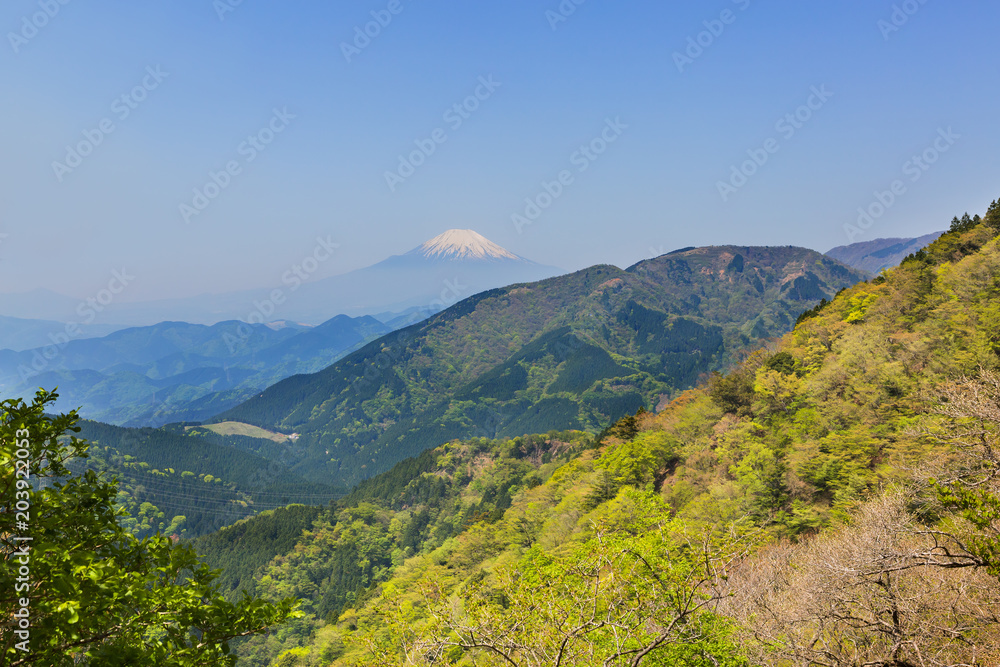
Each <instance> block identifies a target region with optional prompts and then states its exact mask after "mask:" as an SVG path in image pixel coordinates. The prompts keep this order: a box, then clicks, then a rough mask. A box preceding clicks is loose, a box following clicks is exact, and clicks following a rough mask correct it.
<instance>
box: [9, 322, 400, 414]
mask: <svg viewBox="0 0 1000 667" xmlns="http://www.w3.org/2000/svg"><path fill="white" fill-rule="evenodd" d="M391 330H392V329H391V328H390V327H389V326H387V325H385V324H382V323H381V322H379V321H378V320H376V319H374V318H372V317H367V316H366V317H360V318H352V317H347V316H346V315H340V316H337V317H335V318H333V319H332V320H330V321H328V322H325V323H323V324H321V325H320V326H318V327H306V326H302V325H297V324H290V323H286V322H279V323H271V324H270V325H260V324H254V325H248V324H245V323H243V322H221V323H219V324H215V325H213V326H205V325H201V324H189V323H186V322H162V323H160V324H157V325H154V326H150V327H137V328H130V329H125V330H122V331H117V332H115V333H112V334H110V335H108V336H105V337H103V338H95V339H86V340H83V339H75V340H69V341H68V342H66V343H65V344H64V345H54V344H51V345H48V346H46V347H41V348H36V349H32V350H26V351H20V352H16V351H12V350H0V392H2V393H3V395H4V396H5V397H10V396H27V395H30V394H32V393H33V392H34V390H35V388H36V387H39V386H42V387H45V388H47V389H53V388H55V387H58V388H59V394H60V399H59V402H58V403H57V407H58V408H59V409H61V410H66V411H68V410H71V409H73V408H82V410H81V413H82V414H83V415H84V416H85V417H87V418H89V419H94V420H98V421H103V422H108V423H112V424H119V425H134V426H149V425H153V426H156V425H160V424H164V423H166V422H177V421H198V420H201V419H207V418H208V417H211V416H212V415H215V414H218V413H219V412H221V411H223V410H226V409H228V408H230V407H232V406H234V405H237V404H239V403H240V402H242V401H244V400H246V399H247V398H249V397H250V396H253V395H254V394H255V393H257V392H259V391H260V390H261V389H264V388H265V387H267V386H269V385H271V384H274V383H275V382H277V381H279V380H281V379H283V378H286V377H289V376H291V375H295V374H298V373H312V372H316V371H318V370H321V369H323V368H325V367H327V366H329V365H330V364H332V363H333V362H334V361H336V360H337V359H339V358H341V357H342V356H343V355H344V354H346V353H347V352H350V351H351V350H354V349H356V348H358V347H359V346H361V345H362V344H363V343H365V342H367V341H370V340H372V339H373V338H377V337H379V336H381V335H384V334H386V333H388V332H390V331H391Z"/></svg>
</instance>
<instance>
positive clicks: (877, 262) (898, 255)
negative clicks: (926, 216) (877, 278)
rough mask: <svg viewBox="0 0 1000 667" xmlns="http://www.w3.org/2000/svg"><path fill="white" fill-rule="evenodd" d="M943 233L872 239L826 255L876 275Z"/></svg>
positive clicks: (834, 250) (835, 249) (895, 264)
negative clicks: (907, 237) (903, 237)
mask: <svg viewBox="0 0 1000 667" xmlns="http://www.w3.org/2000/svg"><path fill="white" fill-rule="evenodd" d="M942 234H944V232H935V233H933V234H926V235H924V236H921V237H919V238H915V239H874V240H872V241H863V242H861V243H852V244H851V245H842V246H837V247H836V248H834V249H833V250H830V251H828V252H827V253H826V255H827V257H833V258H834V259H835V260H837V261H838V262H843V263H844V264H847V265H848V266H853V267H854V268H856V269H861V270H862V271H867V272H868V273H871V274H877V273H879V272H880V271H882V270H883V269H891V268H892V267H894V266H898V265H899V263H900V262H902V261H903V260H904V259H905V258H906V257H907V256H908V255H910V254H912V253H915V252H916V251H918V250H920V249H921V248H923V247H925V246H927V245H929V244H930V243H932V242H934V241H936V240H937V239H938V237H940V236H941V235H942Z"/></svg>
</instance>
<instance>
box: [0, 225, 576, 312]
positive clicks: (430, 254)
mask: <svg viewBox="0 0 1000 667" xmlns="http://www.w3.org/2000/svg"><path fill="white" fill-rule="evenodd" d="M560 273H563V272H562V271H561V270H560V269H557V268H555V267H551V266H543V265H541V264H537V263H535V262H532V261H530V260H527V259H525V258H523V257H520V256H518V255H515V254H514V253H512V252H510V251H508V250H505V249H504V248H502V247H500V246H499V245H497V244H495V243H493V242H492V241H490V240H488V239H486V238H484V237H483V236H482V235H480V234H478V233H476V232H474V231H472V230H458V229H452V230H449V231H447V232H445V233H443V234H441V235H439V236H437V237H435V238H433V239H431V240H429V241H427V242H426V243H423V244H422V245H420V246H418V247H417V248H414V249H413V250H411V251H410V252H408V253H406V254H403V255H395V256H393V257H389V258H388V259H386V260H384V261H382V262H379V263H378V264H375V265H373V266H369V267H366V268H363V269H359V270H357V271H352V272H350V273H345V274H343V275H339V276H333V277H330V278H324V279H320V280H316V281H310V280H309V279H308V275H306V276H305V277H304V278H303V277H301V276H299V275H296V274H295V273H294V272H291V271H289V272H288V273H287V274H286V275H285V276H283V278H282V280H283V284H282V285H275V286H274V289H275V290H280V291H281V292H282V303H280V304H271V305H265V306H264V307H261V306H258V305H257V304H259V303H261V302H264V301H267V299H268V296H269V294H270V293H271V292H272V291H273V290H272V289H261V290H243V291H239V292H230V293H225V294H204V295H201V296H195V297H189V298H182V299H166V300H159V301H146V302H136V303H113V304H112V305H111V306H110V307H109V308H108V311H107V316H108V317H109V318H111V317H113V318H114V320H115V321H116V322H123V323H127V324H128V325H129V326H149V325H152V324H157V323H159V322H164V321H178V322H191V323H194V324H206V325H213V324H217V323H219V322H225V321H230V320H242V321H247V320H250V321H252V319H251V317H252V316H251V314H254V315H255V316H256V317H258V318H260V319H261V320H262V321H268V320H270V319H282V320H288V321H295V322H301V323H306V324H314V325H315V324H320V323H322V322H326V321H327V320H329V319H330V318H332V317H334V316H335V315H345V314H346V315H350V316H355V317H358V316H362V315H376V314H380V313H399V312H401V311H406V310H407V309H412V308H422V309H428V308H429V309H430V310H432V311H433V312H436V311H439V310H443V309H444V308H447V307H448V306H450V305H451V304H453V303H456V302H458V301H460V300H461V299H464V298H465V297H468V296H472V295H473V294H477V293H479V292H482V291H484V290H487V289H493V288H495V287H502V286H504V285H511V284H514V283H520V282H530V281H534V280H541V279H543V278H549V277H552V276H555V275H559V274H560ZM79 306H80V304H79V301H78V300H75V299H71V298H70V297H67V296H64V295H60V294H56V293H54V292H50V291H47V290H35V291H34V292H31V293H27V294H0V313H2V314H4V315H8V316H11V317H19V318H27V319H50V320H58V321H62V322H73V321H79V320H80V315H79V314H78V312H77V308H78V307H79Z"/></svg>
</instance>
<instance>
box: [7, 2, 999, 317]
mask: <svg viewBox="0 0 1000 667" xmlns="http://www.w3.org/2000/svg"><path fill="white" fill-rule="evenodd" d="M229 3H230V0H218V2H213V0H172V1H171V2H167V1H165V0H152V1H149V2H141V3H129V4H126V3H95V2H84V1H83V0H68V2H67V4H60V3H59V2H58V0H43V1H42V2H41V3H39V2H38V0H35V1H34V2H28V1H22V0H8V2H6V3H4V6H3V8H2V9H0V29H2V32H3V35H4V39H3V43H0V96H2V97H0V100H2V104H0V121H2V122H0V151H2V155H3V158H4V159H3V160H2V162H0V234H5V235H6V236H3V237H0V291H6V292H20V291H26V290H30V289H34V288H37V287H46V288H49V289H53V290H56V291H59V292H63V293H66V294H70V295H73V296H77V297H81V298H82V297H86V296H87V295H90V294H93V293H94V291H95V290H97V289H99V288H101V287H102V286H103V285H106V284H107V282H108V280H109V278H110V277H111V275H112V271H113V270H116V269H117V270H120V269H121V268H123V267H124V268H126V269H128V271H129V272H130V273H131V274H133V275H135V277H136V278H135V280H134V281H133V282H132V283H131V284H130V286H129V288H128V289H127V290H126V293H125V294H123V295H122V297H121V298H122V299H123V300H127V301H131V300H145V299H153V298H161V297H171V296H185V295H192V294H198V293H204V292H224V291H229V290H235V289H241V288H255V287H261V286H267V285H274V284H278V283H279V282H280V276H281V275H282V274H283V273H284V272H285V271H286V270H287V269H288V267H289V266H290V265H292V264H293V263H295V262H297V261H299V260H301V259H302V258H303V257H305V256H308V255H309V254H310V253H311V252H312V250H313V249H314V247H315V245H316V239H317V237H319V236H323V237H324V238H327V237H328V238H332V239H333V240H334V241H336V242H337V243H339V244H340V248H339V253H338V254H337V256H335V257H334V258H333V259H332V260H331V261H329V262H326V263H325V264H324V265H323V266H322V267H321V273H320V275H332V274H336V273H343V272H346V271H349V270H352V269H355V268H359V267H362V266H366V265H369V264H372V263H374V262H376V261H379V260H381V259H384V258H385V257H387V256H389V255H392V254H399V253H402V252H405V251H407V250H409V249H411V248H412V247H414V246H416V245H418V244H419V243H421V242H422V241H424V240H426V239H428V238H430V237H432V236H434V235H436V234H439V233H440V232H442V231H444V230H446V229H449V228H455V227H458V228H472V229H475V230H477V231H479V232H480V233H482V234H484V235H485V236H487V237H489V238H490V239H492V240H493V241H496V242H497V243H499V244H501V245H503V246H505V247H507V248H509V249H510V250H512V251H514V252H516V253H518V254H521V255H524V256H526V257H528V258H530V259H533V260H535V261H538V262H542V263H545V264H552V265H556V266H559V267H562V268H564V269H567V270H574V269H579V268H583V267H585V266H588V265H592V264H596V263H613V264H617V265H619V266H627V265H630V264H632V263H634V262H636V261H638V260H640V259H643V258H645V257H649V256H652V255H654V254H659V253H660V252H667V251H670V250H673V249H675V248H679V247H683V246H689V245H710V244H724V243H734V244H754V245H765V244H772V245H789V244H791V245H802V246H807V247H811V248H815V249H818V250H821V251H825V250H828V249H829V248H831V247H833V246H836V245H841V244H844V243H847V242H848V240H849V237H848V234H847V232H845V228H844V226H845V224H853V223H855V221H856V220H857V218H858V208H859V207H864V208H866V209H870V208H871V206H872V205H873V204H874V203H875V202H877V196H876V193H883V192H886V191H891V188H892V184H893V182H894V181H899V182H900V183H899V184H898V185H901V186H902V188H900V189H899V190H898V191H899V192H902V194H899V195H898V196H894V201H892V203H891V205H888V206H886V207H885V210H884V212H883V213H882V214H881V215H880V216H877V217H876V218H874V219H873V220H872V224H871V226H870V227H869V228H868V229H866V230H859V232H860V233H856V234H854V236H853V239H854V240H858V241H860V240H868V239H872V238H876V237H884V236H916V235H919V234H923V233H927V232H930V231H934V230H937V229H942V228H944V227H946V226H947V224H948V221H949V220H950V219H951V217H952V216H953V215H955V214H961V213H962V212H964V211H965V210H969V211H970V212H982V211H983V210H984V209H985V207H986V205H987V204H988V203H989V201H990V200H992V199H994V198H996V197H998V196H1000V179H998V177H997V169H998V163H997V160H996V156H997V155H998V152H1000V151H998V149H1000V130H998V128H997V122H996V109H997V108H998V100H997V96H998V92H997V91H996V86H995V83H996V76H997V71H998V69H1000V67H998V66H1000V50H998V49H997V48H996V42H995V38H994V35H995V29H996V24H997V19H998V18H1000V6H997V5H996V4H995V3H986V2H982V1H979V2H972V1H971V0H953V1H952V2H949V3H945V2H943V1H942V0H926V1H925V2H923V3H921V2H919V0H909V2H906V3H902V2H896V3H893V2H890V1H885V2H883V1H880V0H865V1H864V2H862V1H861V0H837V1H836V2H834V1H833V0H826V1H822V0H813V1H811V2H802V1H801V0H798V1H796V2H792V1H790V0H786V1H774V2H769V3H765V2H762V1H759V0H738V1H736V2H734V1H732V0H716V1H712V2H698V3H653V2H631V3H630V2H624V3H611V2H606V1H602V0H586V1H585V2H583V3H582V4H580V5H575V4H574V3H573V2H572V0H566V2H564V3H563V7H564V8H572V9H573V12H572V13H571V14H569V12H568V11H567V12H565V13H567V14H569V15H568V16H562V15H560V14H558V12H559V11H560V3H559V2H558V1H556V0H551V1H548V2H546V1H540V2H539V1H536V2H527V1H521V0H508V1H507V2H504V3H458V2H450V3H446V2H433V1H432V0H398V2H397V3H391V2H390V1H389V0H375V1H370V0H366V1H364V2H355V3H325V2H322V3H321V2H313V1H301V2H289V3H274V2H271V3H266V2H260V1H255V0H243V2H242V3H240V4H238V5H236V6H230V4H229ZM45 7H48V12H49V13H50V14H54V15H53V16H51V17H47V16H44V15H39V13H40V12H44V11H45ZM894 7H895V8H897V9H898V11H897V9H894ZM222 8H226V9H227V10H226V11H224V10H223V9H222ZM390 9H395V10H396V12H397V13H395V14H393V13H391V12H390ZM228 10H231V11H228ZM905 10H909V13H907V11H905ZM372 12H376V16H381V17H382V19H383V22H386V21H385V19H386V18H387V17H391V22H387V25H385V26H384V27H382V26H379V27H378V31H377V32H378V34H377V36H375V37H372V38H370V41H369V42H368V43H367V44H366V43H365V42H364V41H363V40H362V41H359V42H358V44H359V45H362V46H363V48H358V49H357V51H356V52H352V53H350V54H349V55H350V62H348V58H347V57H345V54H344V48H343V44H344V43H352V42H353V41H354V39H355V37H356V29H360V30H362V31H363V30H364V29H365V25H366V24H367V23H369V22H371V21H373V20H375V19H373V16H372ZM894 12H895V19H896V23H897V24H898V25H893V24H892V20H893V16H894ZM220 16H221V18H220ZM555 16H558V17H559V18H560V19H562V18H565V20H559V21H556V19H554V18H553V17H555ZM33 17H34V18H33ZM904 18H905V21H904V20H903V19H904ZM33 20H34V23H35V24H41V27H38V28H37V30H33V29H32V28H34V27H35V26H34V25H32V21H33ZM25 21H27V22H28V23H27V24H26V23H25ZM880 21H881V22H883V23H882V24H881V27H880ZM706 22H708V24H707V25H706ZM26 25H27V26H31V27H27V28H26ZM886 26H892V28H897V27H898V30H897V29H893V30H892V31H891V32H890V31H889V30H888V29H887V28H886ZM713 30H714V32H715V33H717V34H711V33H712V31H713ZM369 31H370V32H372V33H374V32H376V30H375V28H374V27H373V26H369ZM700 33H701V34H700ZM689 39H690V40H694V41H695V42H697V41H698V40H699V39H700V40H701V42H702V44H703V45H704V46H702V47H699V48H700V49H701V51H700V53H699V51H698V49H697V48H694V47H692V49H691V51H690V52H689V54H688V55H689V56H691V55H693V56H694V57H691V58H690V60H688V61H684V62H682V63H681V65H682V67H681V68H679V67H678V64H677V59H676V57H675V53H678V52H680V53H682V54H683V53H684V52H685V51H686V50H687V49H688V48H689V46H690V44H691V43H690V42H689ZM680 69H683V71H680ZM150 72H158V74H157V75H156V76H155V77H154V76H153V75H152V74H150ZM481 80H487V81H492V82H494V84H492V85H491V86H490V88H486V87H484V86H482V84H481V83H480V81H481ZM497 84H499V85H498V86H497ZM137 87H138V88H137ZM477 89H478V92H479V93H480V97H481V98H482V99H478V100H477V99H474V96H475V94H476V92H477ZM813 89H817V90H823V91H825V92H826V93H832V96H829V98H828V99H823V100H821V99H820V98H818V97H815V96H813V97H812V98H810V96H811V95H813V93H812V92H811V91H812V90H813ZM123 95H124V96H126V100H125V101H123V100H122V99H121V98H122V96H123ZM470 96H473V98H471V99H470ZM824 97H826V95H824ZM467 99H470V102H469V107H470V108H473V109H474V110H473V111H468V110H467V111H465V113H464V116H466V117H461V116H456V114H457V113H458V112H452V113H451V114H450V115H448V116H446V112H448V110H449V109H452V108H453V107H454V105H456V104H459V105H461V104H463V103H464V102H465V101H466V100H467ZM116 100H117V102H116ZM810 102H811V103H812V105H813V107H814V108H813V109H805V110H804V109H800V107H802V106H803V105H807V104H808V103H810ZM127 107H134V108H127ZM126 108H127V111H128V115H127V117H123V116H124V113H125V110H126ZM275 110H277V111H278V116H277V118H276V116H275ZM796 113H799V114H800V118H807V120H805V121H796V125H797V126H796V127H794V128H793V129H794V133H791V131H789V130H788V129H787V128H788V127H789V125H785V126H783V129H780V130H779V127H778V126H777V125H776V124H777V123H778V121H779V120H781V119H782V118H784V117H785V116H786V114H793V117H794V114H796ZM291 116H294V118H291ZM456 117H458V118H460V119H461V125H460V126H457V121H456V120H455V119H456ZM609 121H611V123H613V124H617V127H618V128H619V130H618V131H617V134H615V133H611V134H609V135H608V136H614V138H615V140H614V142H613V143H609V144H607V145H606V146H604V148H606V150H604V152H603V153H601V154H600V155H596V154H592V157H593V159H591V158H590V157H581V156H582V155H583V154H582V153H579V152H578V151H579V150H580V148H581V146H586V145H589V144H591V142H596V143H594V146H595V147H596V148H601V147H602V146H603V144H602V141H603V140H602V139H601V135H602V132H605V128H606V127H608V122H609ZM108 123H110V125H109V124H108ZM102 124H103V127H104V128H109V127H111V126H113V128H114V129H113V131H111V132H110V133H105V132H103V131H102V130H101V127H102ZM279 127H280V131H278V132H274V128H279ZM949 128H950V130H949ZM435 131H438V133H437V134H436V135H435ZM85 133H87V134H85ZM96 133H100V134H96ZM101 135H103V136H101ZM98 136H101V140H100V142H99V143H97V142H96V141H92V140H94V139H95V138H97V137H98ZM251 136H256V137H257V142H258V143H259V144H260V145H261V146H262V150H259V151H258V150H256V149H253V148H252V142H251V143H244V142H247V141H248V137H251ZM434 136H437V137H438V139H442V138H443V139H445V140H444V141H443V143H438V142H435V141H434V140H433V138H432V137H434ZM942 136H948V137H950V139H948V140H947V141H944V140H939V137H942ZM88 137H89V138H88ZM263 140H272V141H271V142H270V143H268V144H267V145H266V146H265V145H263V144H262V143H260V142H262V141H263ZM768 140H773V141H772V142H771V143H768ZM428 141H430V144H428V143H427V142H428ZM936 141H937V148H935V142H936ZM81 142H84V143H85V144H86V143H88V142H90V143H94V144H96V145H94V146H93V150H92V151H91V152H90V153H89V154H88V155H86V156H81V159H80V161H79V163H78V166H75V167H74V168H71V169H65V168H62V167H59V166H54V164H53V163H56V162H58V163H62V164H64V165H69V164H70V162H72V161H73V159H72V158H70V162H67V146H71V147H76V146H78V145H79V144H80V143H81ZM415 142H421V144H422V145H423V146H424V147H425V148H426V147H428V146H431V145H433V147H434V150H433V153H432V154H430V155H426V156H423V155H418V156H417V161H419V162H422V164H421V165H420V166H418V167H416V168H415V169H414V170H413V173H412V175H408V176H407V177H406V178H405V179H404V180H403V181H402V182H399V181H395V182H394V184H393V187H392V188H390V186H389V185H388V184H387V179H386V172H394V171H395V172H396V173H397V175H399V174H400V173H405V174H409V172H408V170H407V169H405V168H404V169H403V171H402V172H399V171H397V170H398V169H399V162H400V157H399V156H400V155H404V156H409V154H410V153H411V152H412V151H415V150H418V146H417V143H415ZM765 146H768V147H770V149H772V152H768V151H767V150H765ZM945 147H946V148H947V150H946V151H944V150H939V149H943V148H945ZM84 150H87V146H84ZM748 151H750V153H748ZM925 151H927V152H928V153H927V155H928V157H933V158H935V161H934V163H933V164H927V165H925V167H926V168H919V167H918V169H917V171H913V164H912V163H911V164H910V165H909V169H907V163H908V162H909V161H911V159H912V158H913V157H914V156H920V155H922V154H924V153H925ZM427 152H429V150H428V151H427ZM250 155H254V159H253V160H252V161H250V160H249V157H250ZM753 155H756V156H757V157H758V161H763V160H762V157H763V156H764V155H766V157H767V160H766V162H764V163H763V164H761V165H754V164H749V165H744V163H745V162H746V161H747V160H750V159H751V158H752V156H753ZM421 158H422V159H421ZM407 159H409V158H407ZM227 165H229V166H230V167H232V173H230V174H225V173H223V172H225V171H226V168H227ZM584 165H585V166H586V170H585V171H581V169H582V167H583V166H584ZM734 166H735V167H737V169H739V168H744V170H745V171H746V172H753V173H752V175H751V176H749V177H747V178H746V182H745V183H742V181H741V179H739V177H737V179H736V181H730V178H731V176H732V169H733V167H734ZM561 172H569V174H570V176H571V180H570V181H567V182H568V184H567V185H565V186H563V187H562V190H561V192H559V194H558V196H557V197H555V198H554V200H553V201H551V204H550V205H549V206H548V207H547V208H545V209H544V210H542V211H541V212H540V215H538V216H537V218H536V219H534V220H532V221H531V224H528V225H520V226H518V225H515V223H514V222H513V221H512V216H513V215H515V214H520V215H525V212H526V210H529V211H530V208H529V207H528V204H527V203H526V201H525V200H526V199H533V200H535V201H536V202H537V201H539V197H540V196H541V200H540V201H541V202H542V203H548V201H547V199H546V198H545V196H543V195H544V193H545V192H546V190H545V187H544V186H543V182H545V183H549V184H550V186H549V187H550V190H552V191H553V192H557V191H558V188H555V186H553V185H551V184H552V183H553V182H558V180H559V175H560V173H561ZM212 173H214V174H215V175H216V181H217V182H219V183H225V184H226V187H224V188H221V187H220V188H218V192H217V193H216V192H215V191H214V189H213V187H212V185H210V184H212V177H211V174H212ZM917 173H918V174H919V178H916V179H915V180H914V176H913V175H915V174H917ZM720 181H722V182H726V181H730V184H732V183H733V182H736V183H742V184H741V185H740V187H738V188H733V189H731V190H727V191H726V194H725V197H724V196H723V195H722V194H720V187H719V183H720ZM206 186H208V187H209V190H210V192H211V193H212V194H217V196H215V197H214V198H213V199H211V200H208V198H206V200H202V201H200V202H199V201H198V199H197V196H196V195H195V190H196V189H197V190H199V191H200V192H202V193H204V189H205V187H206ZM883 199H884V201H888V200H887V199H885V198H884V195H883ZM198 203H202V204H204V203H207V206H205V207H204V210H201V211H198V212H197V214H191V209H195V208H196V206H195V204H198ZM182 204H184V205H187V206H190V207H191V209H188V215H184V213H183V211H182V209H181V205H182ZM873 210H875V211H876V212H877V211H878V207H876V208H875V209H873Z"/></svg>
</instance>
